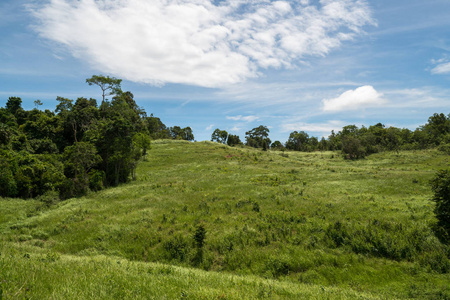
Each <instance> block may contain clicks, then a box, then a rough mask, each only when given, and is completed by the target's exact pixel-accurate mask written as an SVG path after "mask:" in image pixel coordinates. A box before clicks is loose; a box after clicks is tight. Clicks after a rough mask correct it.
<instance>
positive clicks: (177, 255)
mask: <svg viewBox="0 0 450 300" xmlns="http://www.w3.org/2000/svg"><path fill="white" fill-rule="evenodd" d="M152 147H153V149H152V150H151V151H150V152H149V155H148V159H147V160H146V161H143V162H142V163H141V164H140V165H139V167H138V170H137V180H136V181H133V182H131V183H129V184H126V185H122V186H119V187H117V188H111V189H108V190H104V191H101V192H98V193H92V194H90V195H89V196H87V197H83V198H79V199H70V200H68V201H64V202H61V203H59V204H57V205H52V206H50V207H47V206H46V205H44V204H43V202H40V201H37V200H27V201H23V200H16V199H2V200H0V232H1V240H0V241H1V246H0V251H1V254H2V255H1V256H0V264H1V266H0V291H3V296H5V297H6V298H7V299H9V298H16V297H19V298H21V297H23V296H25V295H30V296H31V297H32V298H64V299H67V298H73V299H76V298H80V297H81V298H105V299H106V298H114V297H115V298H117V299H119V298H120V299H121V298H132V297H133V298H143V299H144V298H149V295H153V296H154V297H155V299H157V298H159V299H161V298H162V297H167V298H168V299H173V298H175V297H181V298H182V297H184V296H186V297H188V296H189V297H191V298H194V299H196V298H201V297H203V298H205V299H210V298H219V299H242V298H262V297H269V298H275V299H276V298H292V299H295V298H299V297H312V298H333V299H335V298H349V297H350V298H354V297H368V295H374V297H381V298H386V297H388V298H393V297H398V298H410V297H413V298H414V297H416V298H445V297H450V288H449V287H448V282H450V276H449V271H450V262H449V259H448V256H449V249H448V247H446V246H444V245H442V244H441V243H440V242H439V241H438V240H437V239H436V238H435V237H434V235H433V233H432V231H431V230H430V226H429V225H430V223H432V222H434V217H433V213H432V210H433V206H432V203H431V202H430V201H429V200H428V199H429V198H430V196H431V193H430V188H429V185H428V181H429V179H430V178H432V176H433V175H434V173H435V171H436V170H437V169H439V168H442V167H446V166H448V156H445V155H443V154H441V153H439V152H436V151H431V150H430V151H416V152H412V151H411V152H400V154H395V153H383V154H377V155H372V156H370V157H369V158H368V159H365V160H359V161H345V160H343V159H342V158H340V157H339V156H338V155H337V154H335V153H332V152H324V153H299V152H295V153H294V152H286V153H283V152H275V151H273V152H272V151H269V152H263V151H258V150H254V149H246V148H230V147H227V146H223V145H219V144H216V143H209V142H201V143H189V142H178V141H158V142H155V143H153V144H152ZM44 200H47V202H51V201H49V199H44ZM50 200H51V199H50ZM201 232H203V233H204V234H205V235H204V238H203V236H202V234H200V233H201ZM199 239H200V240H201V242H200V243H199ZM168 265H177V266H179V267H170V266H168ZM193 268H195V269H193ZM198 269H203V270H207V271H209V272H204V271H200V270H198ZM215 271H219V272H221V273H216V272H215ZM27 272H28V274H25V273H27ZM166 273H167V274H166ZM187 274H189V275H187ZM228 274H230V275H228ZM231 274H235V275H239V276H235V275H231ZM94 278H95V279H94ZM155 281H156V282H158V284H155V283H154V282H155ZM70 282H73V283H72V284H69V283H70ZM151 282H153V283H152V284H151ZM219 282H220V284H219ZM108 286H109V287H108ZM27 293H28V294H27ZM364 293H365V294H364Z"/></svg>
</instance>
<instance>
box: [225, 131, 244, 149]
mask: <svg viewBox="0 0 450 300" xmlns="http://www.w3.org/2000/svg"><path fill="white" fill-rule="evenodd" d="M241 144H242V142H241V139H240V138H239V136H238V135H234V134H230V135H228V139H227V145H228V146H237V145H241Z"/></svg>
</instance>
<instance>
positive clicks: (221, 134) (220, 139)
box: [211, 128, 228, 144]
mask: <svg viewBox="0 0 450 300" xmlns="http://www.w3.org/2000/svg"><path fill="white" fill-rule="evenodd" d="M227 138H228V132H226V130H220V129H219V128H217V129H216V130H214V132H213V133H212V134H211V141H212V142H217V143H221V144H226V143H227Z"/></svg>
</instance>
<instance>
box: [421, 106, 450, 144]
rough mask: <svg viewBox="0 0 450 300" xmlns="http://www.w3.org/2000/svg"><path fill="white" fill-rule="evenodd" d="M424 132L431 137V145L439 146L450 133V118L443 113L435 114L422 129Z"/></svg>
mask: <svg viewBox="0 0 450 300" xmlns="http://www.w3.org/2000/svg"><path fill="white" fill-rule="evenodd" d="M422 130H423V131H425V133H426V134H427V135H428V136H429V139H430V142H431V143H433V144H434V145H439V144H440V143H441V141H442V139H443V137H444V136H445V135H446V134H447V133H450V118H448V117H447V116H446V115H444V114H443V113H440V114H437V113H435V114H433V115H432V116H431V117H429V118H428V123H427V124H425V125H424V126H423V127H422Z"/></svg>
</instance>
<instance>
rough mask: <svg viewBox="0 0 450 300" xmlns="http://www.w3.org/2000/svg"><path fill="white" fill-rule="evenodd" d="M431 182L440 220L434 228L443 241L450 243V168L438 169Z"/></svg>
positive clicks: (437, 216) (435, 209) (436, 211)
mask: <svg viewBox="0 0 450 300" xmlns="http://www.w3.org/2000/svg"><path fill="white" fill-rule="evenodd" d="M430 183H431V190H432V191H433V193H434V194H433V198H432V199H431V200H432V201H434V202H435V203H436V206H435V208H434V213H435V215H436V218H437V220H438V222H437V224H436V226H435V228H434V230H435V232H436V235H437V236H438V237H439V239H440V240H441V241H442V242H444V243H450V170H440V171H438V172H437V174H436V176H435V177H434V178H433V179H432V180H431V182H430Z"/></svg>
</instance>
